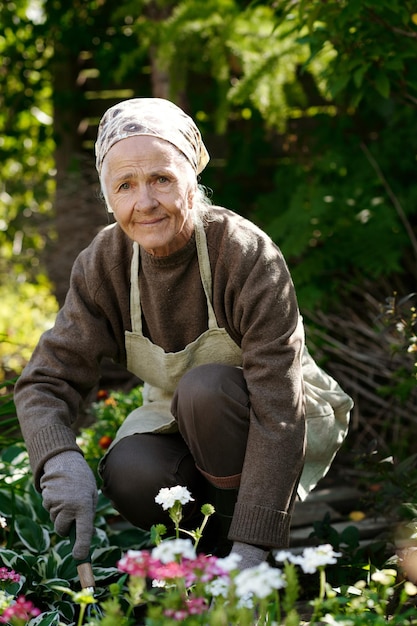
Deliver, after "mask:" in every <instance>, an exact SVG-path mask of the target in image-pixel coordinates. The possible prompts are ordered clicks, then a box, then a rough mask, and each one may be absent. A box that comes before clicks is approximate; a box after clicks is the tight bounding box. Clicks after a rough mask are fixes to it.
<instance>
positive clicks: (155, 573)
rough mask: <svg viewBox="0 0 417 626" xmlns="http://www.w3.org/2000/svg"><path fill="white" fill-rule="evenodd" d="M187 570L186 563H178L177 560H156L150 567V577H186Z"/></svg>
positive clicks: (162, 578)
mask: <svg viewBox="0 0 417 626" xmlns="http://www.w3.org/2000/svg"><path fill="white" fill-rule="evenodd" d="M186 572H187V570H186V566H185V564H184V563H177V562H176V561H171V562H170V563H160V562H156V563H154V564H152V565H151V567H150V568H149V575H150V577H151V578H156V579H157V580H166V579H172V578H184V576H185V574H186Z"/></svg>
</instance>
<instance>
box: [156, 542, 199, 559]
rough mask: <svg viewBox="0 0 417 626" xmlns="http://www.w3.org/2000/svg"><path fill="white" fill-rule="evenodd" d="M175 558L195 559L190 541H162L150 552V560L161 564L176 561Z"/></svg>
mask: <svg viewBox="0 0 417 626" xmlns="http://www.w3.org/2000/svg"><path fill="white" fill-rule="evenodd" d="M177 557H181V558H184V559H195V557H196V553H195V550H194V547H193V544H192V543H191V541H190V539H171V540H167V541H163V542H162V543H160V544H159V546H156V548H154V549H153V550H152V558H153V559H155V560H158V561H161V563H170V561H176V560H177Z"/></svg>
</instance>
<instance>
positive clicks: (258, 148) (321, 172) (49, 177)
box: [0, 0, 417, 453]
mask: <svg viewBox="0 0 417 626" xmlns="http://www.w3.org/2000/svg"><path fill="white" fill-rule="evenodd" d="M416 40H417V5H416V4H415V2H413V1H412V0H328V1H327V2H322V1H321V0H308V1H305V0H275V1H272V0H271V1H269V2H260V1H259V2H258V1H256V0H254V1H252V2H250V1H244V0H204V2H203V1H199V0H177V1H172V0H132V1H123V0H122V1H120V0H74V1H73V2H71V3H68V2H65V1H64V0H44V1H42V0H30V1H29V0H10V1H9V2H7V1H6V2H3V1H0V56H1V66H0V248H1V255H0V302H1V307H0V336H1V345H0V376H1V379H2V380H6V379H10V378H13V377H15V376H17V375H19V373H20V371H21V369H22V368H23V367H24V365H25V363H26V362H27V359H28V358H29V356H30V353H31V351H32V350H33V347H34V346H35V344H36V342H37V340H38V338H39V335H40V333H41V332H43V331H44V330H45V329H46V328H48V327H49V326H51V325H52V323H53V319H54V315H55V313H56V311H57V309H58V307H59V305H60V304H62V302H63V300H64V298H65V294H66V291H67V288H68V280H69V274H70V269H71V265H72V263H73V260H74V258H75V256H76V255H77V254H78V253H79V251H80V250H81V249H82V248H83V247H85V246H86V245H87V244H88V243H89V241H90V240H91V238H92V237H93V236H94V234H95V233H96V232H97V231H98V230H99V229H100V228H101V227H103V226H105V225H106V224H107V223H108V221H109V219H111V218H109V217H108V215H107V213H106V211H105V208H104V205H103V203H102V201H101V199H100V196H99V186H98V181H97V176H96V173H95V169H94V154H93V144H94V138H95V134H96V127H97V123H98V120H99V118H100V116H101V115H102V114H103V112H104V111H105V110H106V109H107V108H108V107H109V106H111V105H112V104H114V103H116V102H117V101H119V100H121V99H124V98H126V97H135V96H156V97H165V98H169V99H172V100H173V101H175V102H176V103H177V104H179V105H180V106H182V107H183V108H184V109H185V110H186V111H187V112H188V113H189V114H190V115H191V116H193V117H194V118H195V119H196V120H197V122H198V124H199V126H200V128H201V130H202V133H203V136H204V140H205V143H206V145H207V147H208V150H209V152H210V154H211V161H210V164H209V166H208V168H207V169H206V170H205V172H204V173H203V176H202V180H201V182H202V183H203V184H204V185H206V186H207V187H209V188H210V189H212V190H213V201H214V202H215V203H216V204H221V205H224V206H226V207H228V208H230V209H232V210H234V211H236V212H238V213H240V214H242V215H244V216H246V217H248V218H250V219H251V220H253V221H254V222H256V223H257V224H259V225H260V226H261V227H262V228H263V229H265V230H266V231H267V232H268V233H269V234H270V235H271V237H272V238H273V239H274V240H275V241H276V243H277V244H278V245H279V246H280V247H281V249H282V251H283V253H284V255H285V257H286V259H287V261H288V264H289V266H290V270H291V272H292V275H293V278H294V282H295V285H296V289H297V293H298V297H299V302H300V308H301V311H302V314H303V316H304V319H305V323H306V330H307V343H308V345H309V347H310V349H311V350H312V352H313V353H314V355H315V357H316V358H317V359H318V360H319V361H320V363H322V364H323V365H324V366H325V367H326V369H327V370H328V371H329V372H330V373H332V374H333V375H334V376H335V377H336V378H337V380H338V381H339V382H340V383H341V384H342V386H343V387H344V388H345V389H346V391H347V392H348V393H350V395H352V396H353V397H354V399H355V402H356V408H355V411H354V414H353V421H352V433H354V435H353V436H354V437H355V445H357V446H358V447H360V448H362V449H365V450H366V449H367V447H368V446H370V445H373V442H374V441H377V442H378V445H379V446H382V448H384V447H385V448H387V449H388V448H390V449H391V448H392V447H394V448H395V449H396V450H397V451H403V452H405V451H407V453H408V452H415V451H416V450H415V449H414V448H415V444H414V441H415V440H416V437H415V434H416V426H417V416H416V411H415V407H416V399H417V397H416V380H415V360H416V359H415V351H414V346H415V345H416V344H415V326H414V323H415V315H414V291H415V290H416V287H415V283H416V277H417V267H416V261H417V239H416V235H415V225H416V221H417V183H416V157H417V132H416V130H417V128H416V126H417V64H416V43H417V41H416ZM351 436H352V435H351Z"/></svg>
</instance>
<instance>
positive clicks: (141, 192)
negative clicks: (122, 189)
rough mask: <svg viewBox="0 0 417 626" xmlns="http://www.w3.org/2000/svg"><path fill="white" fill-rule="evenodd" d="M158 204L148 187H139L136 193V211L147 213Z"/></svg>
mask: <svg viewBox="0 0 417 626" xmlns="http://www.w3.org/2000/svg"><path fill="white" fill-rule="evenodd" d="M157 204H158V203H157V201H156V199H155V198H154V196H153V194H152V193H151V190H150V189H149V187H148V185H138V187H137V189H136V191H135V209H136V210H137V211H146V210H148V209H152V208H154V207H155V206H156V205H157Z"/></svg>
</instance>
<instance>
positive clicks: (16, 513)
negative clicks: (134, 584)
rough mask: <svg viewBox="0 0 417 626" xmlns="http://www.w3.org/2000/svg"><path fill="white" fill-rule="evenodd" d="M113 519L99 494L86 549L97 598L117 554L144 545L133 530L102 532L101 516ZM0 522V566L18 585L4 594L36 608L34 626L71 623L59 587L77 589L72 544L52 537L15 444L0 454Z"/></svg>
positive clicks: (72, 608)
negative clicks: (39, 614) (21, 596)
mask: <svg viewBox="0 0 417 626" xmlns="http://www.w3.org/2000/svg"><path fill="white" fill-rule="evenodd" d="M113 515H114V510H113V509H112V507H111V506H110V505H109V502H108V500H107V499H105V498H104V497H103V496H102V495H101V494H100V497H99V504H98V508H97V514H96V520H95V525H96V534H95V536H94V538H93V544H92V563H93V570H94V576H95V579H96V582H97V585H98V586H97V590H96V592H97V597H98V598H100V597H101V596H103V595H104V593H105V591H104V589H103V587H102V585H107V584H109V582H111V581H112V580H113V579H114V576H115V574H119V573H118V572H117V570H116V563H117V561H118V559H120V558H121V555H122V553H123V551H124V550H126V549H127V548H136V549H139V548H141V547H143V546H144V545H147V542H148V533H144V532H142V531H140V530H138V529H134V531H133V532H132V531H130V530H128V529H127V530H120V531H119V530H115V529H112V528H110V527H108V525H107V517H109V516H113ZM0 520H1V522H2V523H1V524H0V567H7V568H9V569H12V570H14V571H15V572H18V573H19V574H20V576H21V579H20V582H19V584H17V583H13V584H9V585H8V586H7V588H6V591H8V592H9V593H13V594H16V593H21V594H24V595H25V597H26V598H27V599H29V600H31V601H32V602H33V604H35V606H37V607H38V608H40V609H41V610H42V621H39V622H36V623H39V624H42V626H46V624H48V623H51V624H55V623H58V622H55V621H53V620H54V619H55V618H56V617H57V616H59V617H60V619H61V620H64V623H67V624H69V623H73V622H74V617H75V614H76V609H77V607H76V605H75V604H74V602H72V601H71V599H70V598H69V597H68V596H65V595H63V593H62V589H63V588H64V589H68V590H69V589H71V588H76V587H77V585H78V574H77V569H76V564H75V561H74V559H73V558H72V554H71V550H72V544H71V542H70V541H69V540H68V539H62V538H60V537H58V536H57V535H56V534H55V532H54V530H53V526H52V523H51V522H50V520H49V515H48V513H47V512H46V510H45V509H44V508H43V506H42V500H41V496H40V494H39V493H37V492H36V491H35V489H34V486H33V477H32V474H31V472H30V467H29V462H28V456H27V452H26V450H25V447H24V445H23V444H22V443H21V442H19V443H16V444H15V445H13V446H9V447H7V448H5V449H4V450H3V451H2V452H1V454H0ZM118 577H120V576H118ZM59 588H60V589H61V590H60V589H59ZM49 619H51V620H52V621H51V622H48V620H49Z"/></svg>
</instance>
